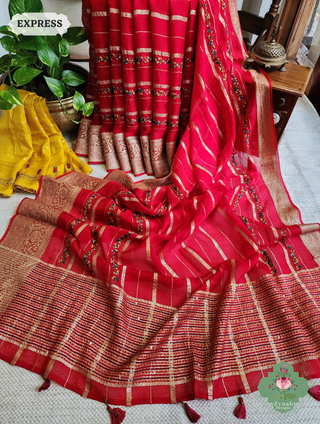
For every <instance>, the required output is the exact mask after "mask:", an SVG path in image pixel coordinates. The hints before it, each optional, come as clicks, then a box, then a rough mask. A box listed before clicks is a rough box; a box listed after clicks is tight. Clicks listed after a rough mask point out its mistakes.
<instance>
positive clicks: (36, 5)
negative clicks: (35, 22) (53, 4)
mask: <svg viewBox="0 0 320 424" xmlns="http://www.w3.org/2000/svg"><path fill="white" fill-rule="evenodd" d="M25 12H35V13H37V12H43V7H42V2H41V0H10V1H9V14H10V19H12V17H13V16H14V15H17V14H22V13H25Z"/></svg>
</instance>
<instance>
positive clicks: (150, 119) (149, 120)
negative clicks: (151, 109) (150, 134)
mask: <svg viewBox="0 0 320 424" xmlns="http://www.w3.org/2000/svg"><path fill="white" fill-rule="evenodd" d="M140 122H141V123H142V124H147V123H148V124H152V116H147V117H146V118H140Z"/></svg>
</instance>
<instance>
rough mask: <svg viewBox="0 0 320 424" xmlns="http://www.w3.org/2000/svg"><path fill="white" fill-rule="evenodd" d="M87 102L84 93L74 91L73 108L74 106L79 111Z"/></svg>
mask: <svg viewBox="0 0 320 424" xmlns="http://www.w3.org/2000/svg"><path fill="white" fill-rule="evenodd" d="M85 104H86V101H85V99H84V97H83V95H82V94H80V93H78V91H76V92H75V93H74V96H73V108H74V110H75V111H76V112H78V111H79V110H82V109H83V107H84V105H85Z"/></svg>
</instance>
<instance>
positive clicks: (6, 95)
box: [0, 91, 23, 106]
mask: <svg viewBox="0 0 320 424" xmlns="http://www.w3.org/2000/svg"><path fill="white" fill-rule="evenodd" d="M0 96H1V98H2V99H3V100H4V101H5V102H7V103H10V104H12V105H17V104H19V103H17V101H16V99H15V98H14V97H13V95H12V94H10V93H9V92H8V91H2V92H1V94H0ZM22 106H23V104H22Z"/></svg>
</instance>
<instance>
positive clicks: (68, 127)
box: [0, 63, 89, 132]
mask: <svg viewBox="0 0 320 424" xmlns="http://www.w3.org/2000/svg"><path fill="white" fill-rule="evenodd" d="M66 69H69V70H70V71H74V72H76V73H77V74H79V75H81V76H82V77H83V79H84V80H85V81H87V79H88V75H89V72H88V71H87V70H86V69H85V68H83V67H82V66H79V65H77V64H75V63H68V65H67V66H66ZM9 83H10V82H9V78H8V73H7V72H6V73H4V74H2V75H0V85H1V84H9ZM81 94H83V95H84V94H85V88H84V89H83V90H81ZM61 102H62V104H63V106H64V108H65V109H66V110H67V112H68V113H69V114H70V115H71V118H72V119H73V120H74V121H80V120H81V115H82V112H81V111H80V112H76V111H75V110H74V108H73V97H68V98H66V99H62V100H61ZM46 105H47V106H48V109H49V112H50V115H51V116H52V119H53V120H54V122H55V123H56V124H57V125H58V127H59V129H60V131H61V132H65V131H73V130H76V129H77V128H78V124H75V123H74V122H72V121H71V120H70V119H69V118H68V116H67V115H66V113H65V112H64V110H63V108H62V106H61V105H60V102H59V100H52V101H49V100H46Z"/></svg>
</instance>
